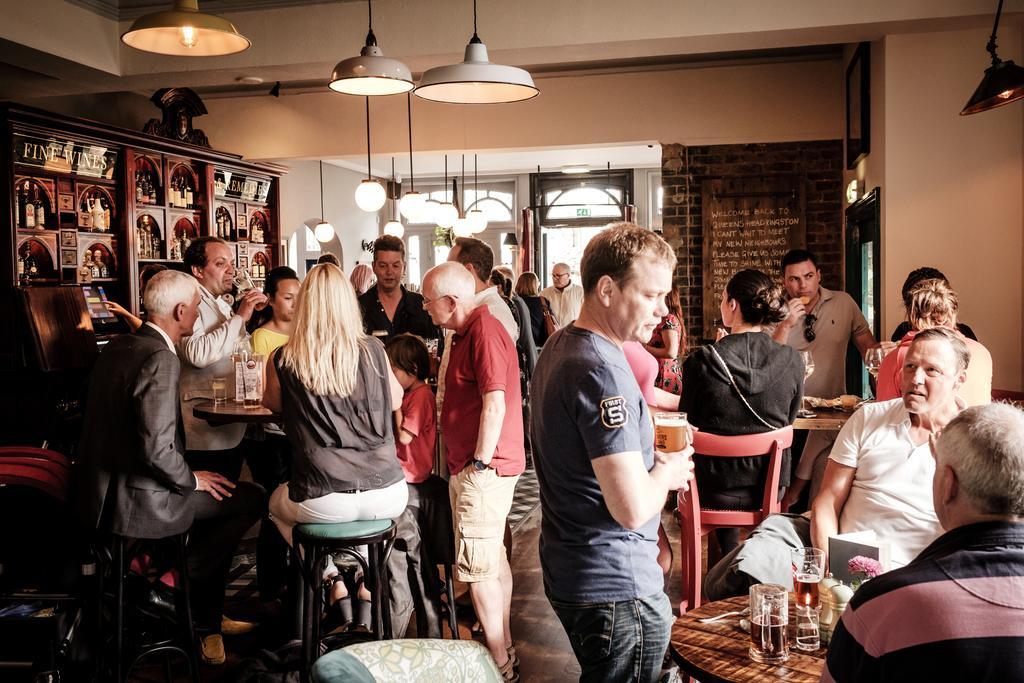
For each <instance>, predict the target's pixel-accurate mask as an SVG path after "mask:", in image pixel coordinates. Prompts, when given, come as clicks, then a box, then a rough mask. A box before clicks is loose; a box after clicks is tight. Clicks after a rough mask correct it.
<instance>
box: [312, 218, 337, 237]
mask: <svg viewBox="0 0 1024 683" xmlns="http://www.w3.org/2000/svg"><path fill="white" fill-rule="evenodd" d="M313 237H316V239H317V241H318V242H330V241H331V240H333V239H334V226H333V225H331V224H330V223H328V222H327V221H325V220H321V221H320V222H319V223H317V224H316V227H315V228H313Z"/></svg>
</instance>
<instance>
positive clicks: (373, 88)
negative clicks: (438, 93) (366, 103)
mask: <svg viewBox="0 0 1024 683" xmlns="http://www.w3.org/2000/svg"><path fill="white" fill-rule="evenodd" d="M366 9H367V13H368V15H369V22H368V23H369V32H368V33H367V34H366V45H365V46H363V49H362V51H361V52H360V53H359V56H358V57H349V58H348V59H343V60H342V61H340V62H338V64H337V66H335V67H334V72H333V73H332V74H331V85H330V87H331V90H335V91H337V92H340V93H345V94H346V95H364V96H375V95H397V94H399V93H403V92H409V91H410V90H412V86H413V82H412V74H411V73H410V72H409V67H407V66H406V65H405V64H403V63H402V62H400V61H398V60H397V59H391V58H389V57H385V56H384V53H383V52H381V50H380V48H379V47H377V37H376V36H375V35H373V5H372V2H371V0H367V3H366Z"/></svg>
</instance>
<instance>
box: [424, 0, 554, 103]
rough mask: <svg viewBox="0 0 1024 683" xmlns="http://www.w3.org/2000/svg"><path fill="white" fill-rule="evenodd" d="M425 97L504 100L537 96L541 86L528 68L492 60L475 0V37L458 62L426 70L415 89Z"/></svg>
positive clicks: (434, 98) (494, 101) (472, 101)
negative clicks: (480, 32) (479, 30)
mask: <svg viewBox="0 0 1024 683" xmlns="http://www.w3.org/2000/svg"><path fill="white" fill-rule="evenodd" d="M413 92H415V93H416V95H417V96H419V97H422V98H423V99H425V100H433V101H435V102H450V103H452V104H501V103H505V102H520V101H522V100H528V99H530V98H532V97H536V96H537V95H538V94H539V93H540V90H539V89H538V88H537V86H535V85H534V84H533V77H532V76H530V73H529V72H528V71H526V70H525V69H520V68H518V67H515V66H505V65H503V64H492V63H491V62H490V61H488V58H487V46H486V45H484V43H483V41H482V40H480V36H478V35H477V32H476V0H473V37H472V38H470V40H469V44H468V45H466V53H465V57H464V58H463V61H462V62H460V63H459V64H448V65H445V66H435V67H434V68H432V69H427V70H426V71H424V72H423V77H422V78H420V82H419V85H417V86H416V89H415V90H414V91H413Z"/></svg>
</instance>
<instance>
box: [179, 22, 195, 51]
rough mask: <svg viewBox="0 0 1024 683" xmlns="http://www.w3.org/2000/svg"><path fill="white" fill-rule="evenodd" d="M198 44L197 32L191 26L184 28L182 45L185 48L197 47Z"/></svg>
mask: <svg viewBox="0 0 1024 683" xmlns="http://www.w3.org/2000/svg"><path fill="white" fill-rule="evenodd" d="M197 42H198V39H197V36H196V30H195V29H194V28H192V27H191V26H182V27H181V44H182V45H184V46H185V47H195V46H196V43H197Z"/></svg>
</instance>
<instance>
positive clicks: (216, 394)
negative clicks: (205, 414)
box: [212, 377, 228, 406]
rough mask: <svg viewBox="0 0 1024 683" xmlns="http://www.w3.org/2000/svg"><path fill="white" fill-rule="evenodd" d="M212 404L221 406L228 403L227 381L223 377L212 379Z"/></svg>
mask: <svg viewBox="0 0 1024 683" xmlns="http://www.w3.org/2000/svg"><path fill="white" fill-rule="evenodd" d="M212 384H213V403H214V405H218V406H222V405H224V404H225V403H227V402H228V380H227V378H225V377H214V378H213V382H212Z"/></svg>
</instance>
